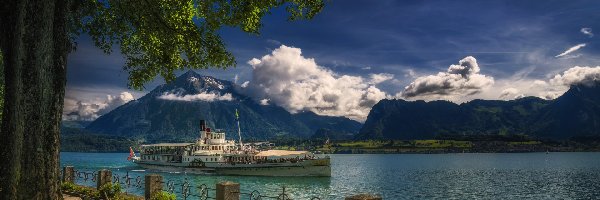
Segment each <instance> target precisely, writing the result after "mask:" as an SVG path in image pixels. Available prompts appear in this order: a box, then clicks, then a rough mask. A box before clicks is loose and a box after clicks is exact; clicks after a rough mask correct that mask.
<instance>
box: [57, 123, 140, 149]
mask: <svg viewBox="0 0 600 200" xmlns="http://www.w3.org/2000/svg"><path fill="white" fill-rule="evenodd" d="M137 145H138V144H137V142H136V141H135V140H131V139H128V138H125V137H121V136H114V135H101V134H95V133H92V132H89V131H86V130H85V129H81V128H69V127H63V128H62V129H61V135H60V147H61V149H60V150H61V151H64V152H69V151H72V152H128V151H129V147H133V146H137Z"/></svg>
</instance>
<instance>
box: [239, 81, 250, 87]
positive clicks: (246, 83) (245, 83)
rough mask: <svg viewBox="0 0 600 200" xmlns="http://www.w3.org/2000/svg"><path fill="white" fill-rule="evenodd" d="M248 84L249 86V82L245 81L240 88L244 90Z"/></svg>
mask: <svg viewBox="0 0 600 200" xmlns="http://www.w3.org/2000/svg"><path fill="white" fill-rule="evenodd" d="M248 84H250V81H245V82H244V83H242V85H240V86H241V87H242V88H246V87H248Z"/></svg>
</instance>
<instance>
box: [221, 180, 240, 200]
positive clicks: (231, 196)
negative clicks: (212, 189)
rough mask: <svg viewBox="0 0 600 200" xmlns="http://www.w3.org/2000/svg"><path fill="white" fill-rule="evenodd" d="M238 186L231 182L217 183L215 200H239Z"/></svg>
mask: <svg viewBox="0 0 600 200" xmlns="http://www.w3.org/2000/svg"><path fill="white" fill-rule="evenodd" d="M239 199H240V184H239V183H234V182H231V181H225V182H220V183H217V200H239Z"/></svg>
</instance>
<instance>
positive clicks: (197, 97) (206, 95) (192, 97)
mask: <svg viewBox="0 0 600 200" xmlns="http://www.w3.org/2000/svg"><path fill="white" fill-rule="evenodd" d="M156 98H158V99H163V100H171V101H208V102H212V101H232V100H233V96H231V93H225V94H223V95H220V94H217V93H211V92H202V93H199V94H186V95H180V94H175V93H164V94H162V95H160V96H158V97H156Z"/></svg>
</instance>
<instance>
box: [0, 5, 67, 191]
mask: <svg viewBox="0 0 600 200" xmlns="http://www.w3.org/2000/svg"><path fill="white" fill-rule="evenodd" d="M2 6H3V7H2V16H1V17H2V18H1V19H0V23H1V24H0V25H1V26H0V27H2V32H1V39H0V41H1V47H2V53H3V55H4V56H3V58H4V72H5V88H6V91H5V96H4V99H5V100H6V101H5V106H4V112H3V116H2V117H3V119H2V120H3V123H2V131H1V133H0V138H2V139H1V140H2V145H0V160H1V162H0V183H1V184H0V199H61V198H62V196H61V195H60V190H59V188H58V187H59V184H58V183H59V178H58V174H59V173H58V161H59V159H58V157H59V138H58V137H59V129H60V127H59V126H60V120H61V113H62V108H63V98H64V91H65V83H66V58H67V54H68V53H69V49H70V42H69V38H68V35H67V29H66V27H65V25H66V23H65V20H66V18H65V15H66V13H67V12H66V9H65V8H67V2H66V0H56V1H33V0H16V1H7V2H4V5H2Z"/></svg>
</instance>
